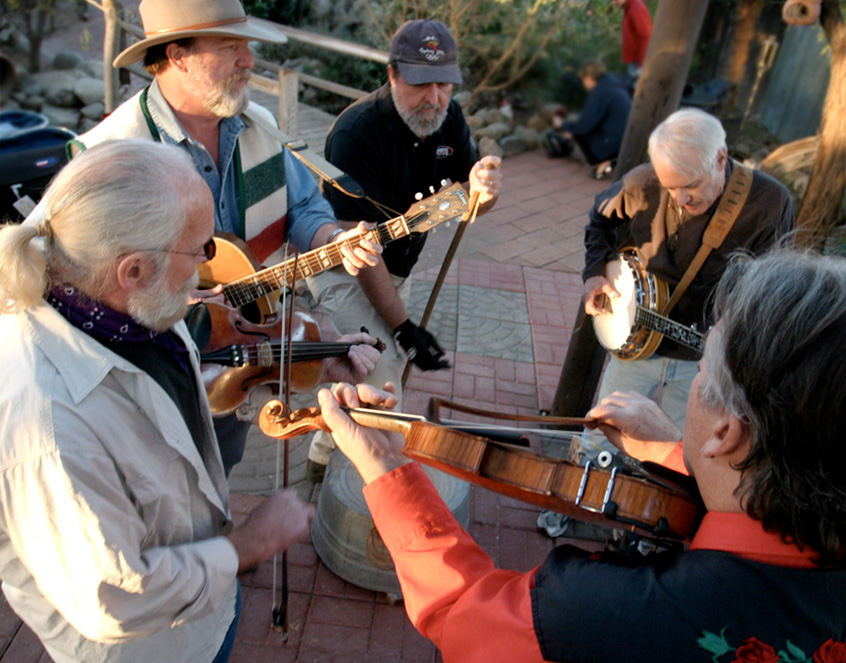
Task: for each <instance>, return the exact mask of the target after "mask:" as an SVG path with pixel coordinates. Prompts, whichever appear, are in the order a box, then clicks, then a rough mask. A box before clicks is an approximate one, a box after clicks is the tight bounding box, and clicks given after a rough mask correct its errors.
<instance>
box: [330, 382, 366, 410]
mask: <svg viewBox="0 0 846 663" xmlns="http://www.w3.org/2000/svg"><path fill="white" fill-rule="evenodd" d="M332 394H333V395H334V396H335V398H336V399H337V400H338V402H340V403H341V404H342V405H347V406H349V407H359V406H360V402H359V398H358V392H357V391H356V389H355V387H354V386H352V385H351V384H349V383H347V382H337V383H335V384H334V385H333V386H332Z"/></svg>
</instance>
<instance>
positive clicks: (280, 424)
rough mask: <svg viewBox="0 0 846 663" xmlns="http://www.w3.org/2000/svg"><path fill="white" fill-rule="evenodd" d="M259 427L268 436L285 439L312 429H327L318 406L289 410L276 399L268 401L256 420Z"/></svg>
mask: <svg viewBox="0 0 846 663" xmlns="http://www.w3.org/2000/svg"><path fill="white" fill-rule="evenodd" d="M258 424H259V428H261V431H262V433H264V434H265V435H267V436H268V437H275V438H278V439H281V440H287V439H290V438H292V437H297V436H298V435H304V434H305V433H308V432H311V431H313V430H318V429H319V430H325V431H327V432H328V431H329V427H328V426H327V425H326V423H325V422H324V421H323V417H322V416H321V414H320V408H319V407H306V408H301V409H299V410H294V411H293V412H291V411H289V410H288V409H287V408H286V407H285V405H284V403H282V401H280V400H278V399H274V400H272V401H268V402H267V404H265V406H264V407H263V408H262V410H261V414H259V420H258Z"/></svg>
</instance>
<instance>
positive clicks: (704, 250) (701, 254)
mask: <svg viewBox="0 0 846 663" xmlns="http://www.w3.org/2000/svg"><path fill="white" fill-rule="evenodd" d="M753 176H754V173H753V172H752V169H751V168H747V167H746V166H744V165H743V164H741V163H738V162H737V161H735V162H734V170H733V172H732V174H731V178H730V179H729V181H728V184H727V185H726V188H725V191H723V195H722V197H721V198H720V204H719V205H718V206H717V210H716V211H715V212H714V216H712V217H711V221H710V222H709V223H708V227H707V228H705V234H704V235H703V236H702V246H700V247H699V251H697V252H696V255H695V256H694V258H693V261H692V262H691V263H690V265H689V266H688V268H687V271H685V273H684V275H683V276H682V278H681V281H679V284H678V285H677V286H676V289H675V290H674V291H673V295H672V297H670V301H668V302H667V305H666V306H665V307H664V311H663V314H664V315H667V314H668V313H669V312H670V310H672V308H673V307H674V306H675V305H676V304H678V302H679V300H680V299H681V297H682V295H683V294H684V292H685V290H687V288H688V286H689V285H690V283H691V281H693V279H694V277H695V276H696V274H697V272H698V271H699V269H700V268H701V267H702V265H703V264H704V263H705V260H706V259H707V258H708V255H709V254H710V253H711V251H712V250H713V249H717V248H719V247H720V246H722V243H723V241H724V240H725V238H726V237H727V236H728V234H729V232H731V228H732V226H733V225H734V222H735V220H737V216H738V214H740V210H741V209H743V205H744V204H745V203H746V199H747V198H748V197H749V190H750V189H751V188H752V179H753Z"/></svg>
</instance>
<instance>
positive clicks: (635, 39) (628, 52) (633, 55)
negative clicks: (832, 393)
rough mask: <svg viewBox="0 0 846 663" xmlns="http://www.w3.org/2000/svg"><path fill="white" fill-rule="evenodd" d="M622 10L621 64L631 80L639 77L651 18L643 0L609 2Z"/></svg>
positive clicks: (650, 32) (649, 33)
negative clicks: (626, 68) (624, 66)
mask: <svg viewBox="0 0 846 663" xmlns="http://www.w3.org/2000/svg"><path fill="white" fill-rule="evenodd" d="M611 3H612V4H613V5H614V6H615V7H620V8H621V9H622V10H623V54H622V55H623V64H624V65H626V66H627V67H628V74H629V76H631V77H632V78H633V79H637V78H638V77H639V76H640V70H641V68H642V67H643V60H644V58H645V57H646V47H647V46H648V45H649V38H650V37H651V36H652V17H651V16H650V15H649V10H648V9H647V8H646V5H645V4H643V0H611Z"/></svg>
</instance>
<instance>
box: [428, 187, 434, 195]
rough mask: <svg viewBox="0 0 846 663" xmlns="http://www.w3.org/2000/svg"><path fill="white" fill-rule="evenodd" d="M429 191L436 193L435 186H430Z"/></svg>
mask: <svg viewBox="0 0 846 663" xmlns="http://www.w3.org/2000/svg"><path fill="white" fill-rule="evenodd" d="M429 192H430V193H433V194H434V193H435V187H433V186H430V187H429Z"/></svg>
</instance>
